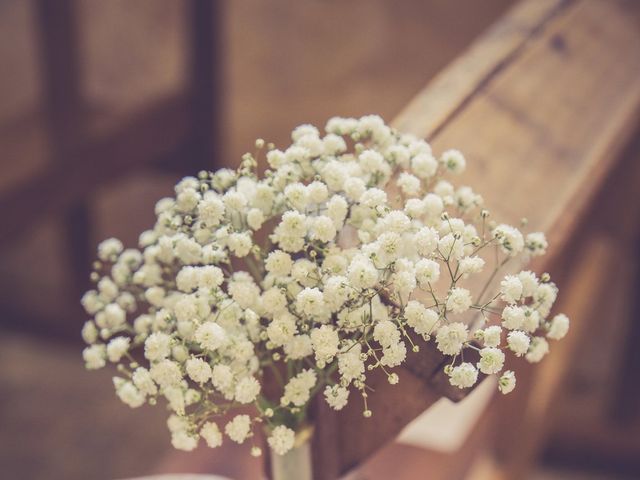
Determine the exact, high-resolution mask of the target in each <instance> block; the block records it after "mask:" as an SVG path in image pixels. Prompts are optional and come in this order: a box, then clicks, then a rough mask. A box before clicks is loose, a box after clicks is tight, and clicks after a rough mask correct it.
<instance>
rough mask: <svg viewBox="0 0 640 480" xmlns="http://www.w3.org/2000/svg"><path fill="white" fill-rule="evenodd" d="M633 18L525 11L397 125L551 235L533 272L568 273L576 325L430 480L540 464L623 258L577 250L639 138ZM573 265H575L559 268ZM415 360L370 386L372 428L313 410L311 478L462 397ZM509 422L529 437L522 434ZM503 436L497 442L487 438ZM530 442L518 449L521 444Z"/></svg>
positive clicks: (474, 49) (619, 7)
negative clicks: (613, 265) (569, 376)
mask: <svg viewBox="0 0 640 480" xmlns="http://www.w3.org/2000/svg"><path fill="white" fill-rule="evenodd" d="M637 10H638V6H637V5H632V4H631V3H629V2H621V1H610V2H601V1H597V0H575V1H562V0H543V1H540V0H525V1H523V2H520V3H518V4H517V5H515V6H514V7H513V8H512V9H511V11H509V12H508V14H507V15H506V16H505V17H504V18H502V19H501V20H500V21H499V22H498V23H497V24H495V25H494V26H493V27H492V28H490V29H489V31H487V32H486V34H484V35H483V36H482V37H481V38H480V39H478V41H477V42H475V43H474V44H473V45H472V46H471V47H470V48H469V49H468V51H467V52H466V53H465V54H464V55H463V56H462V57H460V58H459V59H458V60H456V61H455V62H454V63H453V64H452V65H451V66H449V67H448V68H447V69H446V70H445V71H443V72H442V73H441V74H440V75H438V76H437V77H436V78H435V79H434V80H433V81H431V82H430V83H429V85H427V87H426V88H425V89H424V90H423V91H422V92H420V93H419V94H418V95H417V96H416V97H415V98H414V99H413V100H412V101H411V102H410V104H409V105H408V106H407V107H406V108H405V109H404V110H403V111H402V112H401V113H400V114H399V115H398V116H397V117H396V119H395V120H394V122H393V124H394V125H395V126H396V127H397V128H398V129H400V130H402V131H404V132H410V133H413V134H416V135H418V136H420V137H424V138H427V139H428V140H429V141H430V142H431V144H432V146H433V147H434V149H435V150H436V151H443V150H445V149H447V148H452V147H455V148H458V149H460V150H462V151H463V152H464V153H465V155H466V156H467V158H468V159H469V162H468V163H469V168H468V171H467V172H466V173H465V175H464V178H463V180H464V181H465V182H467V183H468V184H470V185H473V186H474V188H476V189H477V190H478V191H479V192H481V193H482V195H483V196H484V198H485V201H486V203H487V205H489V207H490V208H491V210H492V212H493V216H494V218H496V219H499V220H500V221H504V222H512V223H517V222H519V220H520V219H521V218H522V217H526V218H527V219H528V221H529V226H530V228H531V229H532V230H542V231H545V232H547V235H548V238H549V241H550V244H551V249H550V251H549V253H548V255H547V256H546V257H544V259H543V260H542V261H539V262H537V263H536V264H535V265H534V266H533V267H534V268H535V270H537V271H539V272H542V271H547V270H551V271H552V272H553V271H556V272H558V273H562V271H563V270H562V269H563V268H564V269H565V270H566V269H568V272H569V275H566V276H565V277H564V278H563V280H562V283H561V287H563V288H562V290H561V299H562V300H561V302H562V305H561V307H563V308H564V309H565V310H567V312H568V313H569V314H572V315H573V317H574V318H573V329H572V333H571V335H570V337H569V339H568V340H567V341H566V342H564V343H561V344H558V345H554V346H555V347H556V348H554V349H553V351H552V353H551V355H550V356H549V357H548V358H547V359H546V363H543V364H542V365H541V366H540V368H539V369H537V370H535V371H532V370H531V369H527V368H526V367H525V366H523V365H520V367H523V369H524V372H525V373H524V375H523V376H522V381H521V382H520V383H521V385H520V388H519V389H517V390H519V393H517V394H515V395H514V396H513V397H512V398H508V399H505V401H502V400H500V401H499V405H500V406H501V412H503V415H502V423H500V422H499V421H489V420H486V419H485V420H483V421H481V422H479V425H478V428H476V430H478V429H480V430H481V431H480V432H477V431H476V432H474V433H473V434H472V436H471V437H470V442H467V444H466V445H465V447H464V448H463V449H462V451H461V452H460V454H458V455H449V456H446V458H439V460H437V462H440V463H437V462H436V461H432V462H431V463H425V465H424V467H425V468H428V469H429V472H430V473H429V478H447V479H450V478H459V477H462V476H463V475H471V473H470V472H474V473H473V474H474V475H476V476H477V478H522V475H523V472H525V471H526V469H527V468H528V467H529V466H530V464H531V462H532V461H533V460H534V458H535V453H536V451H537V448H538V447H539V443H540V442H539V441H540V439H542V438H543V434H544V428H545V422H544V418H545V417H546V415H547V414H548V413H549V409H550V406H551V404H552V400H553V399H554V398H555V395H556V394H557V390H558V387H559V386H560V385H561V384H562V382H563V379H564V375H565V373H566V371H567V365H568V363H569V362H570V361H571V358H572V354H573V352H574V351H575V348H576V346H577V345H578V343H579V342H580V334H581V333H582V331H584V329H585V328H587V325H586V323H587V320H586V318H584V317H587V316H588V314H589V312H590V305H589V299H590V298H597V294H598V292H599V291H600V290H601V288H602V287H603V284H602V279H603V278H605V277H604V276H603V275H602V272H603V270H605V269H606V268H607V265H609V264H610V262H611V260H612V257H613V256H614V255H615V254H616V253H615V251H614V249H613V248H611V245H610V244H609V243H607V240H606V239H603V238H600V237H597V236H596V237H594V236H589V235H583V237H584V238H585V239H586V240H585V241H580V242H577V240H576V239H575V234H576V232H577V231H579V230H580V229H583V227H584V225H585V224H586V223H588V222H589V220H590V218H591V215H592V214H593V211H594V204H593V202H594V199H595V198H596V196H597V195H598V194H599V193H600V192H602V190H603V188H604V186H605V184H606V180H607V179H608V178H609V177H610V175H611V172H612V171H613V170H614V169H615V167H616V166H617V165H619V164H620V161H621V160H623V158H621V152H622V151H623V149H624V148H625V147H626V146H627V145H628V144H629V142H630V141H631V139H632V138H633V136H634V135H635V134H636V133H637V132H638V114H639V112H640V81H638V79H640V55H638V52H639V51H640V30H639V29H638V27H637V26H636V25H635V24H634V23H633V20H632V18H633V15H632V14H633V13H635V12H637ZM636 171H637V169H636ZM632 185H633V184H632ZM628 188H633V187H632V186H631V187H628ZM635 188H637V187H635ZM628 193H629V194H631V192H628ZM583 230H584V229H583ZM576 251H579V252H581V253H577V254H576ZM570 254H571V255H570ZM571 256H572V257H573V258H574V263H573V264H571V263H570V262H567V261H565V259H566V258H569V257H571ZM576 262H577V263H576ZM419 355H421V356H423V359H424V358H425V356H426V361H425V360H423V367H424V368H422V370H421V371H417V370H416V369H407V368H404V369H402V371H401V372H400V379H401V381H400V384H399V385H397V386H390V385H388V383H387V382H386V379H385V378H382V377H381V378H380V379H378V381H374V385H373V387H374V389H375V393H374V394H372V395H370V397H369V404H370V408H371V410H373V412H374V416H373V418H371V419H365V418H363V417H362V414H361V409H360V408H359V406H356V405H352V406H351V408H349V407H347V409H345V411H343V412H339V413H338V414H336V413H333V412H329V411H328V409H327V408H325V407H322V406H319V407H318V408H317V410H316V418H317V433H316V437H315V442H316V445H315V449H314V455H315V478H316V480H328V479H334V478H338V477H339V476H340V475H343V474H345V473H347V472H348V471H350V470H352V469H354V468H356V469H357V467H358V466H360V465H362V463H363V462H364V461H365V460H366V459H367V458H368V457H370V456H371V455H372V454H373V453H374V452H376V451H377V450H379V449H380V448H381V447H383V446H385V445H387V444H389V442H391V441H392V440H393V439H394V438H395V437H396V436H397V435H398V434H399V433H400V432H401V430H402V429H403V428H404V427H405V426H406V425H407V424H408V423H409V422H411V421H412V420H413V419H414V418H415V417H417V416H418V415H420V414H421V413H422V412H424V411H425V410H426V409H428V408H429V407H430V406H431V405H433V404H434V402H436V401H437V400H438V399H439V398H441V397H442V396H446V397H449V398H452V399H454V400H457V399H459V398H458V397H457V396H456V393H457V392H454V391H452V390H451V389H450V388H449V387H448V382H447V381H446V379H444V378H443V373H442V369H441V368H440V358H439V355H438V354H437V352H435V351H433V349H432V350H431V351H426V353H425V349H424V348H423V349H422V352H421V353H420V354H419ZM491 403H496V402H491ZM509 403H510V406H509ZM502 407H505V408H504V409H503V408H502ZM515 421H517V422H521V423H522V424H523V425H524V426H525V427H526V430H519V429H515V428H514V427H513V425H514V423H513V422H515ZM506 425H508V426H509V428H508V429H507V433H506V434H503V435H502V437H501V440H500V441H498V442H497V444H496V443H495V442H489V441H488V440H487V439H488V438H492V437H491V435H495V433H496V429H497V428H498V426H502V427H505V426H506ZM500 430H501V431H503V432H504V431H505V428H502V429H500ZM525 433H526V439H525V440H524V441H523V440H522V437H520V439H519V442H518V443H519V445H518V447H517V448H515V447H514V446H513V441H514V435H523V434H525ZM494 447H495V448H494ZM394 452H395V453H397V450H396V451H394ZM415 458H419V455H418V454H416V455H415ZM431 458H432V460H433V458H436V457H434V456H431ZM393 463H394V465H393V468H394V470H392V471H391V472H393V474H394V478H401V476H400V475H399V471H401V470H402V468H401V466H399V465H398V464H397V463H396V462H393ZM380 465H383V463H380V462H379V463H378V464H377V466H380ZM383 469H384V465H383ZM362 471H368V470H367V466H365V467H364V469H363V470H362ZM375 471H376V473H377V475H381V473H380V472H381V470H375ZM382 471H384V470H382ZM391 472H390V473H391ZM369 473H371V471H369ZM377 475H376V476H375V478H382V477H381V476H380V477H378V476H377ZM407 478H409V477H407Z"/></svg>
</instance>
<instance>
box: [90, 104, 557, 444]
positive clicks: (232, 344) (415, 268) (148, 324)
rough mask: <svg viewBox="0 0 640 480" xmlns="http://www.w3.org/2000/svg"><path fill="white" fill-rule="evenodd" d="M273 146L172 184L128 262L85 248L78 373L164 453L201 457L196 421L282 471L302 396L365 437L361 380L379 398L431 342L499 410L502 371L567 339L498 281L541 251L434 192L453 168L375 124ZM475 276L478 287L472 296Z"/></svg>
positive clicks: (452, 370)
mask: <svg viewBox="0 0 640 480" xmlns="http://www.w3.org/2000/svg"><path fill="white" fill-rule="evenodd" d="M291 138H292V140H293V144H291V145H289V146H287V145H284V146H282V148H281V149H276V148H275V146H274V145H273V144H271V143H266V142H265V141H264V140H262V139H258V140H257V141H256V143H255V149H256V150H255V153H247V154H245V155H243V156H242V159H241V162H240V165H239V167H238V168H237V169H234V170H232V169H228V168H225V169H220V170H218V171H217V172H206V171H202V172H199V173H198V175H197V176H193V177H185V178H183V179H182V180H180V181H179V182H178V183H177V185H176V186H175V193H174V195H173V196H172V197H167V198H164V199H161V200H160V201H158V202H157V203H156V206H155V215H156V221H155V224H154V225H153V226H151V228H149V229H148V230H146V231H145V232H143V233H142V234H141V235H140V237H139V241H138V248H129V249H125V248H124V245H123V244H122V242H120V241H119V240H117V239H114V238H111V239H108V240H105V241H104V242H102V243H101V244H100V245H99V247H98V260H96V262H94V264H93V269H94V271H93V272H92V274H91V280H92V281H93V282H94V284H95V286H94V289H92V290H90V291H88V292H87V293H86V294H85V295H84V296H83V297H82V300H81V303H82V306H83V308H84V309H85V311H86V312H87V314H88V315H89V318H88V319H87V321H86V322H85V323H84V326H83V327H82V338H83V340H84V341H85V342H86V343H87V347H86V348H85V349H84V350H83V352H82V355H83V359H84V361H85V364H86V367H87V368H88V369H98V368H102V367H104V366H105V365H106V364H107V362H112V363H114V364H115V366H116V368H117V370H118V372H119V376H118V377H116V378H114V386H115V390H116V395H117V396H118V397H119V398H120V399H121V400H122V401H123V402H124V403H125V404H127V405H128V406H130V407H133V408H136V407H139V406H141V405H143V404H144V403H149V404H150V405H156V404H163V405H164V404H165V403H166V405H167V406H168V409H169V411H170V417H169V420H168V422H167V426H168V428H169V430H170V432H171V442H172V444H173V445H174V447H175V448H178V449H182V450H187V451H189V450H193V449H194V448H196V447H197V445H198V442H199V440H200V438H203V439H204V441H205V442H206V444H207V445H208V446H209V447H211V448H216V447H218V446H220V445H221V443H222V436H223V432H222V431H221V429H222V426H220V427H218V424H216V423H215V420H216V418H221V416H223V415H226V416H227V418H232V420H230V421H229V422H228V423H227V424H226V425H225V426H224V433H225V434H226V436H228V437H229V438H230V439H231V440H232V441H234V442H237V443H242V442H244V441H245V440H246V439H247V438H248V437H249V436H251V435H253V427H254V426H258V425H260V427H261V428H263V429H264V430H265V431H266V434H267V437H268V440H267V441H268V444H269V446H270V448H271V450H273V451H274V452H275V453H276V454H284V453H286V452H287V451H289V450H290V449H291V448H293V446H294V441H295V438H296V433H297V431H298V430H299V429H300V428H301V427H302V425H306V424H307V423H308V421H309V419H308V418H307V416H306V412H307V411H308V406H309V403H310V402H311V400H312V398H313V396H315V395H324V398H325V400H326V402H327V403H328V404H329V406H330V407H331V408H333V409H335V410H340V409H342V408H344V407H345V406H346V405H347V403H348V401H349V399H350V397H351V398H352V396H351V393H352V391H354V390H355V391H356V392H353V393H357V394H358V397H362V400H364V406H363V407H362V408H363V410H362V411H363V415H364V416H365V417H366V418H369V417H371V416H372V415H373V411H372V410H371V409H370V408H369V405H368V403H367V397H368V396H369V395H373V394H374V393H372V392H371V393H370V389H369V386H370V382H369V380H370V379H369V378H368V377H369V375H371V372H373V371H375V370H376V369H381V370H382V372H379V373H382V374H383V375H385V376H386V378H387V380H388V382H389V383H390V384H391V385H395V384H397V383H398V382H399V379H400V377H399V376H398V373H397V371H395V368H396V367H398V366H400V365H402V364H403V362H405V360H406V357H407V349H411V351H412V353H411V354H412V355H424V354H425V353H424V352H425V351H428V348H429V346H428V345H425V342H430V341H432V340H433V341H434V344H435V347H436V348H437V349H438V350H439V352H440V353H442V354H443V355H444V356H446V357H447V358H446V359H445V361H446V365H447V367H446V368H445V373H446V375H448V376H449V381H450V383H451V384H452V385H454V386H456V387H459V388H468V387H471V386H473V385H474V384H475V383H476V382H477V381H478V377H479V373H482V374H483V375H496V376H499V377H500V378H499V380H498V388H499V389H500V391H501V392H502V393H508V392H510V391H511V390H512V389H513V388H514V387H515V375H514V373H513V372H511V371H507V372H504V373H502V374H501V372H502V369H503V367H504V363H505V361H506V358H505V353H508V352H511V353H513V354H514V355H516V356H525V358H526V359H527V360H528V361H530V362H538V361H540V360H541V359H542V358H543V357H544V356H545V355H546V354H547V352H548V350H549V343H548V342H547V340H546V339H551V340H558V339H560V338H562V337H564V336H565V335H566V334H567V331H568V328H569V320H568V318H567V317H566V316H564V315H562V314H560V315H556V316H555V317H553V318H551V319H548V317H549V315H550V312H551V309H552V306H553V304H554V302H555V300H556V297H557V294H558V289H557V287H556V286H555V285H554V284H553V283H551V279H550V277H549V275H548V274H543V275H541V276H540V278H538V277H537V276H536V275H535V274H534V273H532V272H530V271H526V270H525V271H521V272H519V273H517V274H513V275H506V274H505V272H503V271H502V270H501V267H502V265H503V264H504V263H505V262H506V260H511V258H510V257H518V256H519V258H518V259H513V262H512V263H513V264H515V263H517V262H519V261H520V259H522V260H528V259H529V258H531V257H533V256H536V255H542V254H544V253H545V251H546V250H547V248H548V245H547V240H546V238H545V237H544V235H543V234H542V233H539V232H534V233H529V232H526V231H524V229H525V228H526V222H523V223H521V228H522V229H523V231H521V230H519V229H517V228H515V227H512V226H509V225H506V224H497V223H496V222H494V221H493V219H492V218H490V217H489V214H488V210H486V209H485V208H484V205H483V199H482V196H481V195H480V194H478V193H476V191H475V190H474V189H472V188H471V187H469V186H466V185H459V184H454V183H453V182H452V180H453V179H454V178H455V177H454V176H453V175H452V174H458V173H461V172H462V171H463V170H464V169H465V166H466V160H465V157H464V156H463V154H462V153H461V152H459V151H457V150H447V151H445V152H443V153H442V154H441V155H440V157H439V160H436V158H437V157H436V156H435V154H434V152H433V151H432V149H431V146H430V145H429V144H428V143H427V142H425V141H424V140H421V139H418V138H416V137H415V136H413V135H406V134H401V133H399V132H397V131H395V130H394V129H393V128H391V127H389V126H387V125H385V123H384V121H383V120H382V119H381V118H380V117H379V116H377V115H367V116H364V117H361V118H338V117H336V118H333V119H330V120H329V121H328V122H327V124H326V127H325V130H324V131H320V130H319V129H318V128H316V127H314V126H312V125H301V126H300V127H298V128H296V129H295V130H294V131H293V133H292V135H291ZM263 150H264V151H263ZM263 155H265V156H266V162H267V164H268V170H266V171H265V172H264V174H262V173H260V171H259V169H258V168H257V166H258V162H260V161H261V158H262V156H263ZM485 269H486V270H488V271H489V272H490V273H488V274H487V275H486V276H485V278H488V277H491V278H492V279H494V278H495V282H493V283H489V284H486V285H481V282H480V280H481V277H482V276H481V275H476V274H480V273H481V272H483V270H485ZM472 275H474V276H475V277H476V278H477V279H478V280H477V282H476V281H471V280H472V279H471V278H469V277H470V276H472ZM479 283H480V285H478V284H479ZM497 285H499V287H498V288H497V290H499V291H496V286H497ZM478 287H479V288H478ZM474 299H477V300H476V301H475V302H474ZM476 303H479V304H476ZM497 317H499V318H497ZM476 320H479V322H477V323H475V324H474V327H473V330H475V332H474V334H473V338H472V337H471V336H470V331H469V327H470V326H471V325H472V323H471V322H474V321H476ZM500 320H501V322H502V324H501V325H495V324H492V323H495V322H496V321H500ZM477 326H479V327H480V328H479V329H478V327H477ZM503 328H504V329H505V336H506V341H505V343H504V344H503V342H502V329H503ZM434 337H435V338H434ZM472 339H475V340H476V341H477V342H478V345H476V344H475V342H474V343H471V340H472ZM432 345H433V344H432ZM465 348H469V349H475V350H478V351H479V356H480V358H479V359H478V360H477V361H474V362H477V363H476V364H471V363H469V361H468V360H469V358H468V357H467V358H466V360H467V362H465V355H466V354H467V352H466V351H463V350H464V349H465ZM472 353H473V352H472ZM500 375H501V376H500ZM269 382H276V383H278V382H279V383H280V384H281V386H282V388H280V389H277V388H271V386H270V385H267V384H266V383H269ZM274 392H278V393H274ZM159 400H160V402H159ZM163 400H166V402H164V401H163ZM243 405H246V406H247V407H245V408H247V410H241V412H242V413H241V414H236V415H235V417H229V416H228V415H233V412H234V411H236V408H237V407H239V406H243ZM248 406H252V409H251V410H249V409H248ZM253 407H255V408H253ZM236 413H237V411H236ZM251 451H252V455H259V454H260V453H261V452H260V449H259V448H258V447H253V448H252V449H251Z"/></svg>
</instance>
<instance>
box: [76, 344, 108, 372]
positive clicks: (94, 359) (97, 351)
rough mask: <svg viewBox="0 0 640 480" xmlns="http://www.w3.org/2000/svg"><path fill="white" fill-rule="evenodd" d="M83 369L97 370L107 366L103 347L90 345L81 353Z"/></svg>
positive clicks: (105, 351) (105, 350)
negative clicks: (83, 363)
mask: <svg viewBox="0 0 640 480" xmlns="http://www.w3.org/2000/svg"><path fill="white" fill-rule="evenodd" d="M82 357H83V358H84V362H85V367H86V368H87V369H88V370H97V369H99V368H102V367H104V366H105V365H106V364H107V361H106V360H107V349H106V347H105V346H104V345H91V346H89V347H87V348H85V349H84V350H83V351H82Z"/></svg>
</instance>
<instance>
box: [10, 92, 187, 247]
mask: <svg viewBox="0 0 640 480" xmlns="http://www.w3.org/2000/svg"><path fill="white" fill-rule="evenodd" d="M187 105H188V103H187V101H186V100H185V97H184V96H183V95H175V96H171V97H167V98H165V99H162V100H159V101H158V102H157V103H156V104H154V105H151V106H148V107H146V108H144V109H143V110H141V111H138V112H135V113H133V114H131V115H130V116H127V117H126V118H123V119H122V120H119V121H117V122H114V124H116V125H118V126H117V127H116V129H115V130H114V131H112V132H110V133H107V134H105V135H102V136H100V137H97V138H91V139H89V140H87V142H86V143H85V144H83V145H80V146H77V147H76V148H75V149H74V150H73V152H72V153H71V154H70V155H69V157H68V161H67V162H65V164H64V165H62V166H61V165H50V166H48V167H47V168H46V169H44V171H42V172H41V173H40V174H38V175H37V176H35V177H34V178H33V179H31V180H29V181H28V183H26V184H24V185H17V186H16V187H15V188H13V189H12V190H9V191H8V192H6V193H4V194H3V195H2V196H1V197H0V216H2V218H3V219H4V225H3V229H2V230H0V245H3V243H4V242H7V241H10V240H14V239H16V238H18V237H19V236H20V235H21V234H24V233H25V231H26V230H27V229H28V228H30V227H32V226H33V225H34V224H35V223H36V222H37V221H38V220H39V219H42V218H45V217H47V216H51V215H58V214H60V213H61V212H63V211H64V210H65V209H66V208H68V207H69V206H70V205H72V204H73V203H74V202H75V201H76V200H77V199H78V198H82V197H85V196H88V195H91V194H92V193H93V191H94V190H95V188H97V187H98V186H99V185H104V184H105V183H106V182H109V181H113V180H115V179H117V178H120V177H122V176H124V175H126V174H128V173H129V172H131V171H132V170H135V169H139V168H142V167H143V166H145V165H150V164H152V163H154V162H159V161H161V160H162V159H163V158H165V157H166V156H167V155H169V154H171V153H175V152H177V151H179V150H183V149H184V147H185V142H186V140H185V139H186V138H187V132H188V128H189V118H190V117H189V114H190V112H189V108H188V106H187ZM60 185H66V188H60Z"/></svg>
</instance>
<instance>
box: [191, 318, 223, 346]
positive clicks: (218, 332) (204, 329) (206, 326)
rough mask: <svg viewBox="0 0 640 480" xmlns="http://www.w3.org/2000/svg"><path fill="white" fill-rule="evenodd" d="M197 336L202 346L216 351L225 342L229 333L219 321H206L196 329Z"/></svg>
mask: <svg viewBox="0 0 640 480" xmlns="http://www.w3.org/2000/svg"><path fill="white" fill-rule="evenodd" d="M195 338H196V341H197V342H198V343H199V344H200V345H201V346H202V348H205V349H207V350H210V351H215V350H217V349H218V348H220V347H221V346H223V345H224V344H225V342H226V340H227V335H226V333H225V331H224V329H223V328H222V327H221V326H220V325H218V324H217V323H215V322H205V323H203V324H202V325H200V326H199V327H198V329H197V330H196V334H195Z"/></svg>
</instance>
